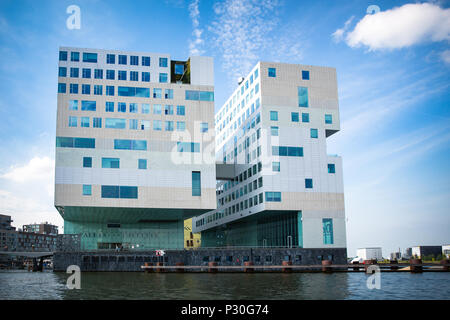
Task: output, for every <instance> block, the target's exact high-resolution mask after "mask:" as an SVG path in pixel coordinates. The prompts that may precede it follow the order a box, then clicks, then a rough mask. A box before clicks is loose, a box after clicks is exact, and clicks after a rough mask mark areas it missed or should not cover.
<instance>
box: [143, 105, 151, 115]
mask: <svg viewBox="0 0 450 320" xmlns="http://www.w3.org/2000/svg"><path fill="white" fill-rule="evenodd" d="M141 110H142V113H144V114H149V113H150V104H148V103H143V104H141Z"/></svg>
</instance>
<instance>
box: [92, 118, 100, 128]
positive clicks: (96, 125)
mask: <svg viewBox="0 0 450 320" xmlns="http://www.w3.org/2000/svg"><path fill="white" fill-rule="evenodd" d="M92 126H93V127H94V128H101V127H102V118H93V121H92Z"/></svg>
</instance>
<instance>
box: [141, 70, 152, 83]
mask: <svg viewBox="0 0 450 320" xmlns="http://www.w3.org/2000/svg"><path fill="white" fill-rule="evenodd" d="M142 81H144V82H150V72H142Z"/></svg>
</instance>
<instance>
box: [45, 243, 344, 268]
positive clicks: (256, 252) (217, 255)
mask: <svg viewBox="0 0 450 320" xmlns="http://www.w3.org/2000/svg"><path fill="white" fill-rule="evenodd" d="M165 252H166V254H165V256H164V257H158V256H156V252H155V251H147V252H146V251H139V252H114V251H105V252H98V251H97V252H81V251H78V252H56V253H55V255H54V257H53V266H54V267H53V270H54V271H62V272H65V271H66V270H67V267H68V266H70V265H77V266H79V267H80V270H81V271H85V272H86V271H88V272H89V271H125V272H132V271H142V269H141V266H143V265H144V263H146V262H149V263H153V264H156V263H157V262H164V265H166V266H176V264H177V263H182V264H183V265H185V266H202V265H208V263H209V262H216V263H217V265H219V266H242V265H244V262H247V261H251V262H253V264H254V265H255V266H264V265H266V266H273V265H281V264H282V262H283V261H291V262H292V265H320V264H321V263H322V260H331V261H332V263H333V264H346V263H347V249H346V248H317V249H305V248H223V249H217V248H216V249H208V248H199V249H195V250H167V251H165Z"/></svg>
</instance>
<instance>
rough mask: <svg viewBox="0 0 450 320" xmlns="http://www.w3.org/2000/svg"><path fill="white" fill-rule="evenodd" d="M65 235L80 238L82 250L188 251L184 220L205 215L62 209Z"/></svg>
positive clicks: (160, 211)
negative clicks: (184, 249) (77, 235)
mask: <svg viewBox="0 0 450 320" xmlns="http://www.w3.org/2000/svg"><path fill="white" fill-rule="evenodd" d="M58 211H59V212H60V213H61V215H62V216H63V218H64V233H65V234H80V236H81V240H80V246H81V248H80V249H81V250H86V251H89V250H102V249H116V248H122V249H124V250H128V249H129V250H157V249H183V248H184V220H185V219H187V218H190V217H192V216H194V215H197V214H201V213H203V211H198V210H183V209H141V208H105V207H64V208H58Z"/></svg>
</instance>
